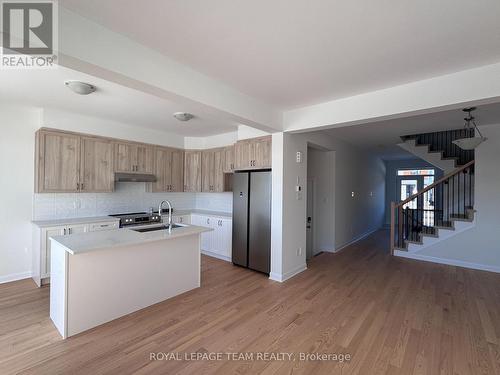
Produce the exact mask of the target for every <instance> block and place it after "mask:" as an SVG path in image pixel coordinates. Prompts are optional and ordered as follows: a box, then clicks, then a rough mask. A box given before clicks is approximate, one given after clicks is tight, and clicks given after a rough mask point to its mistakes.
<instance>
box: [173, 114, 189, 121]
mask: <svg viewBox="0 0 500 375" xmlns="http://www.w3.org/2000/svg"><path fill="white" fill-rule="evenodd" d="M174 117H175V118H176V119H177V120H179V121H189V120H191V119H192V118H193V117H194V115H192V114H191V113H187V112H175V113H174Z"/></svg>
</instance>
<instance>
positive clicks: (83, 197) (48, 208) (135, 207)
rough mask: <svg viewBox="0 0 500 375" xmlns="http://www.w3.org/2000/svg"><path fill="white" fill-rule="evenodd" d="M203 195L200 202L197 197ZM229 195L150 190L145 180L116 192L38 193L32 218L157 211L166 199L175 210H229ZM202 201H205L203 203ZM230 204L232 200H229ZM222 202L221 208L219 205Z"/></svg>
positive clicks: (122, 185)
mask: <svg viewBox="0 0 500 375" xmlns="http://www.w3.org/2000/svg"><path fill="white" fill-rule="evenodd" d="M198 195H201V196H204V198H203V199H202V198H200V203H199V204H198V198H197V196H198ZM227 196H229V197H231V195H227V194H201V193H200V194H198V193H150V192H147V191H146V184H145V183H136V182H130V183H127V182H126V183H118V184H116V186H115V191H114V192H113V193H95V194H94V193H82V194H35V195H34V198H33V220H52V219H64V218H72V217H87V216H103V215H109V214H116V213H123V212H136V211H148V210H149V208H150V207H153V208H154V209H155V210H156V209H157V208H158V204H159V203H160V202H161V201H162V200H165V199H168V200H170V201H171V202H172V205H173V207H174V210H175V209H177V210H186V209H194V208H199V209H210V210H217V211H224V212H230V211H231V205H229V206H228V201H227V198H226V197H227ZM201 200H203V202H201ZM229 203H230V204H231V203H232V202H229ZM218 205H220V207H218Z"/></svg>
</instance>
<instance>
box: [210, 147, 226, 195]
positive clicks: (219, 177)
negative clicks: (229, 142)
mask: <svg viewBox="0 0 500 375" xmlns="http://www.w3.org/2000/svg"><path fill="white" fill-rule="evenodd" d="M224 164H225V150H224V149H223V148H221V149H218V150H215V151H214V172H213V180H214V182H213V189H212V191H215V192H223V191H224Z"/></svg>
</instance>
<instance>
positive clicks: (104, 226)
mask: <svg viewBox="0 0 500 375" xmlns="http://www.w3.org/2000/svg"><path fill="white" fill-rule="evenodd" d="M119 227H120V225H119V223H118V221H110V222H109V223H95V224H89V227H88V231H89V232H101V231H103V230H111V229H118V228H119Z"/></svg>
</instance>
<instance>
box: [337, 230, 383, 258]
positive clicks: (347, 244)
mask: <svg viewBox="0 0 500 375" xmlns="http://www.w3.org/2000/svg"><path fill="white" fill-rule="evenodd" d="M380 229H381V228H376V229H373V230H370V231H368V232H365V233H363V234H362V235H361V236H358V237H356V238H355V239H353V240H352V241H349V242H348V243H346V244H344V245H341V246H340V247H337V248H336V249H335V251H334V252H335V253H336V252H337V251H340V250H342V249H344V248H346V247H347V246H351V245H352V244H353V243H356V242H358V241H361V240H362V239H363V238H366V237H368V236H369V235H370V234H373V233H375V232H376V231H378V230H380Z"/></svg>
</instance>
